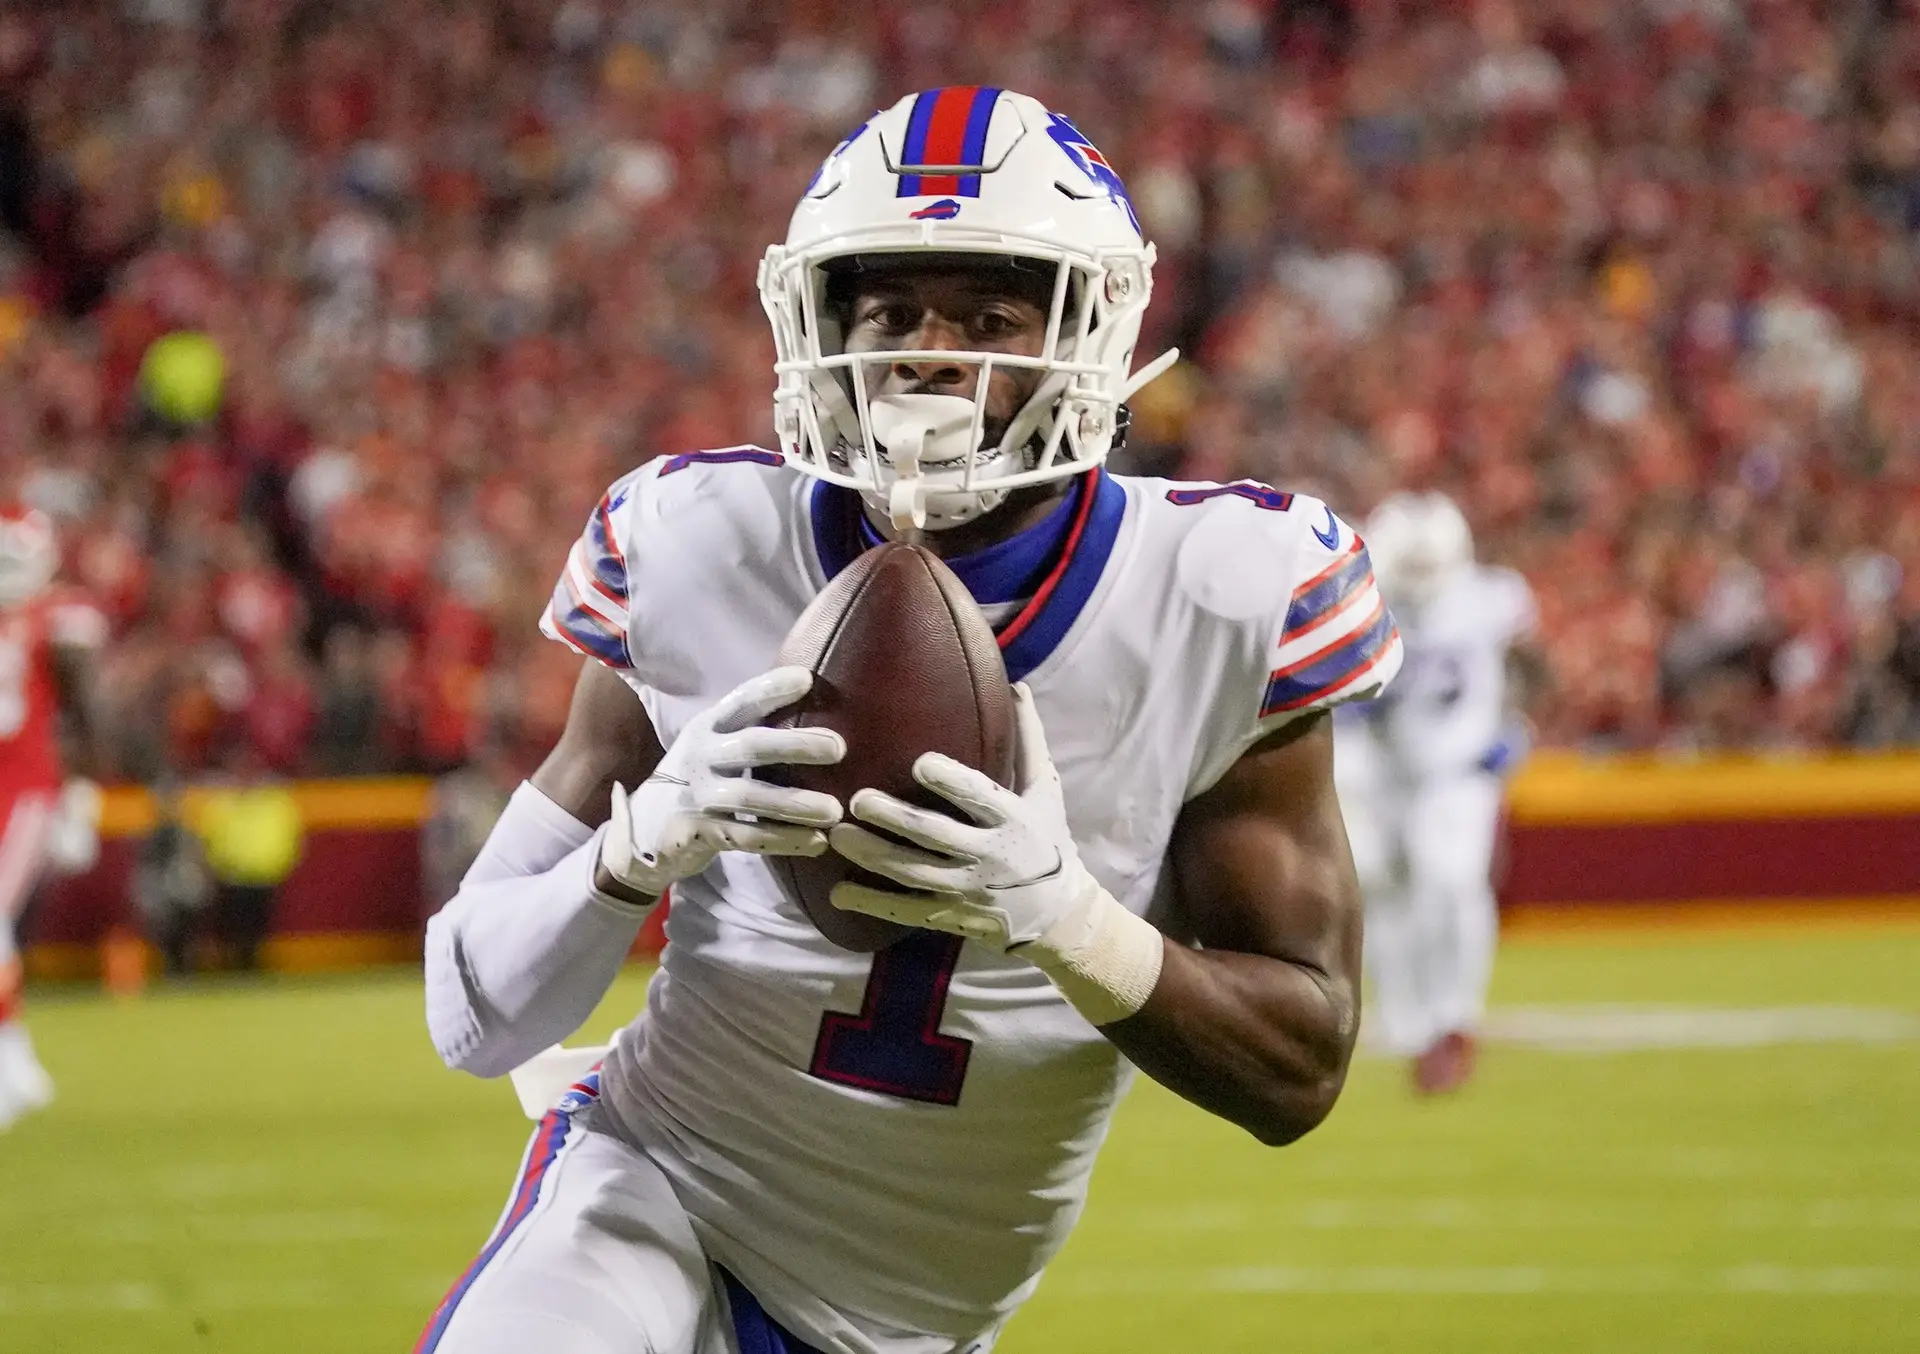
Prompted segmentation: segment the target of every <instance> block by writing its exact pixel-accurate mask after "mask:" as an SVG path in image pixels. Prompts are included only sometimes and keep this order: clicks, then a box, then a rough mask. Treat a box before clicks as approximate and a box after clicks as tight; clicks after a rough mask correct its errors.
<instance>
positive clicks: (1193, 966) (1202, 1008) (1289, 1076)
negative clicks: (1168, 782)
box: [533, 269, 1360, 1145]
mask: <svg viewBox="0 0 1920 1354" xmlns="http://www.w3.org/2000/svg"><path fill="white" fill-rule="evenodd" d="M999 271H1000V270H991V271H990V270H979V271H970V270H962V269H955V270H950V271H939V272H933V271H926V272H916V273H909V272H897V273H893V274H891V275H882V276H877V277H875V278H873V279H871V280H863V281H862V283H861V285H860V286H859V287H858V288H857V290H856V291H855V292H854V294H853V296H852V298H851V302H850V309H849V311H848V313H847V319H848V326H847V348H848V350H849V351H865V352H878V351H885V350H888V349H901V350H906V349H919V350H935V349H972V350H976V351H1003V352H1010V353H1025V354H1029V355H1032V354H1037V353H1038V352H1039V351H1040V346H1041V343H1042V340H1043V337H1044V334H1045V331H1046V292H1045V290H1044V289H1042V290H1040V291H1038V292H1037V293H1036V291H1035V289H1034V287H1033V286H1032V285H1031V282H1032V279H1031V278H1028V279H1025V280H1024V282H1020V281H1016V282H1014V283H1012V284H1009V283H1007V282H1006V281H1004V280H1003V279H1004V273H1002V275H1001V278H996V276H995V273H996V272H999ZM977 377H978V369H977V368H976V367H972V366H969V365H966V364H963V363H959V362H899V363H892V364H881V363H876V364H873V366H872V368H871V369H870V371H869V378H868V379H869V393H870V394H880V393H886V392H911V391H923V392H929V393H934V394H949V395H960V396H965V397H968V398H972V397H974V394H975V385H976V384H977ZM1037 380H1038V376H1037V373H1034V372H1030V371H1004V372H996V373H995V374H994V377H993V379H992V381H991V382H990V383H989V388H988V390H987V404H988V409H987V413H988V428H989V439H990V440H991V439H992V438H994V437H997V436H998V431H997V430H998V429H999V428H1004V427H1005V426H1006V421H1007V420H1009V419H1011V418H1012V416H1013V414H1014V412H1015V411H1016V410H1017V409H1018V408H1019V407H1020V405H1021V404H1022V403H1023V402H1024V401H1025V399H1026V397H1027V395H1028V393H1030V392H1031V390H1032V389H1033V386H1034V383H1035V382H1036V381H1037ZM1065 492H1066V485H1065V484H1064V483H1062V484H1060V485H1057V486H1045V487H1043V488H1042V489H1041V490H1040V491H1038V492H1033V493H1027V494H1017V495H1015V496H1014V497H1013V498H1011V499H1009V501H1008V502H1007V503H1006V504H1004V505H1003V506H1002V507H1000V508H999V509H998V510H996V511H994V512H991V513H988V514H985V515H984V516H982V517H980V518H978V519H976V520H975V521H973V522H971V523H968V524H966V525H964V526H961V527H956V528H953V529H951V530H948V531H939V532H927V533H925V534H924V536H923V537H922V543H923V544H924V545H926V546H927V547H928V548H929V549H931V550H933V551H934V552H935V553H936V554H940V555H946V556H952V555H959V554H965V553H969V552H971V551H974V550H978V549H981V548H983V547H985V546H987V545H990V544H993V543H994V542H996V541H1000V540H1004V539H1005V538H1007V537H1009V536H1011V535H1013V534H1015V533H1016V532H1018V531H1019V530H1021V528H1023V527H1025V526H1028V525H1031V524H1032V523H1033V522H1035V521H1038V520H1039V519H1040V518H1041V517H1043V516H1044V515H1045V514H1046V512H1047V511H1048V509H1049V507H1050V506H1051V504H1052V503H1053V501H1054V500H1055V499H1056V498H1058V496H1059V495H1060V494H1062V493H1065ZM873 520H874V525H875V526H876V527H877V528H879V529H880V530H881V531H883V532H886V533H888V534H890V535H891V534H893V533H892V529H891V526H890V524H888V523H887V522H886V521H885V520H884V519H883V518H880V517H875V518H874V519H873ZM663 755H664V754H663V751H662V749H661V747H660V743H659V740H658V739H657V738H656V737H655V735H654V731H653V728H652V725H651V723H650V722H649V720H648V718H647V715H646V713H645V711H644V709H643V708H642V707H641V705H640V702H639V699H638V698H637V697H636V696H635V695H634V694H633V692H632V691H631V690H630V689H629V688H628V687H627V685H626V684H625V683H624V682H623V681H622V680H621V679H620V678H619V677H618V676H616V675H615V674H614V673H613V672H611V671H609V670H608V669H606V668H605V667H603V666H601V665H600V664H598V663H592V662H589V663H587V664H586V665H585V667H584V668H583V670H582V672H581V676H580V681H579V684H578V685H577V686H576V687H575V689H574V697H573V708H572V711H571V713H570V715H569V717H568V721H567V727H566V731H565V733H563V734H562V736H561V738H560V741H559V743H558V744H557V745H556V746H555V748H554V750H553V752H552V753H551V754H549V756H548V757H547V760H546V762H545V763H544V764H543V765H542V766H541V767H540V769H539V770H538V771H537V772H536V773H535V774H534V777H533V783H534V784H535V785H536V786H538V787H539V788H540V790H541V791H542V792H544V793H545V794H546V795H548V796H549V797H550V798H552V799H553V800H554V801H555V802H556V803H558V804H559V805H561V807H563V808H565V809H566V810H567V811H568V812H570V813H572V814H573V815H574V816H575V817H576V818H578V819H580V821H582V822H584V823H587V824H589V825H592V826H597V825H599V824H600V823H602V822H604V821H606V818H607V813H608V799H609V795H610V792H611V790H612V787H613V783H614V781H616V780H618V781H621V782H623V783H624V784H627V785H634V784H638V783H639V782H640V781H641V780H643V779H645V777H646V776H648V775H649V774H651V772H652V770H653V768H654V766H655V765H657V764H658V762H659V759H660V758H661V756H663ZM1168 868H1169V869H1170V870H1172V872H1173V877H1174V879H1175V881H1176V883H1177V885H1178V907H1177V909H1176V917H1175V918H1174V919H1173V920H1172V921H1170V922H1166V923H1163V925H1165V926H1169V927H1171V929H1172V930H1173V931H1174V932H1175V934H1172V935H1169V936H1168V937H1167V939H1166V942H1165V944H1166V954H1165V960H1164V964H1163V967H1162V969H1161V972H1160V980H1159V983H1158V985H1157V986H1156V987H1155V988H1154V990H1153V994H1152V995H1151V996H1150V997H1149V998H1148V1000H1147V1003H1146V1005H1145V1006H1144V1007H1143V1008H1142V1009H1141V1010H1140V1011H1139V1012H1138V1013H1136V1014H1134V1015H1132V1016H1130V1017H1128V1018H1127V1019H1125V1020H1121V1021H1117V1022H1115V1023H1113V1024H1110V1025H1106V1026H1104V1027H1102V1030H1101V1032H1102V1033H1103V1034H1105V1035H1106V1036H1107V1037H1108V1038H1109V1039H1111V1040H1112V1041H1113V1043H1114V1044H1115V1046H1116V1047H1118V1048H1119V1049H1120V1050H1121V1051H1122V1052H1123V1053H1125V1054H1126V1055H1127V1056H1128V1058H1130V1059H1131V1060H1132V1061H1133V1062H1134V1064H1135V1065H1136V1066H1138V1067H1140V1068H1141V1069H1142V1070H1143V1071H1145V1072H1146V1073H1147V1075H1149V1076H1151V1077H1152V1078H1153V1079H1154V1080H1156V1081H1158V1082H1160V1083H1161V1084H1162V1085H1164V1086H1167V1087H1169V1088H1171V1089H1172V1090H1174V1091H1176V1092H1178V1093H1179V1094H1180V1095H1182V1096H1184V1097H1185V1098H1186V1099H1188V1100H1191V1101H1192V1102H1193V1103H1194V1104H1196V1105H1199V1106H1200V1107H1201V1108H1203V1109H1206V1110H1210V1111H1211V1112H1213V1113H1214V1114H1217V1115H1220V1116H1221V1117H1222V1118H1225V1119H1229V1120H1231V1121H1233V1122H1234V1123H1236V1124H1239V1125H1240V1126H1241V1127H1242V1128H1245V1129H1246V1130H1247V1131H1248V1132H1249V1133H1251V1134H1253V1135H1254V1136H1255V1137H1256V1138H1258V1139H1259V1140H1260V1141H1261V1142H1264V1143H1269V1144H1275V1145H1277V1144H1281V1143H1287V1142H1292V1141H1293V1140H1294V1139H1296V1138H1298V1137H1300V1136H1301V1135H1302V1134H1304V1133H1306V1132H1308V1131H1309V1130H1310V1129H1312V1128H1314V1127H1315V1126H1317V1125H1318V1124H1319V1123H1320V1122H1321V1121H1322V1120H1323V1119H1325V1118H1326V1116H1327V1113H1328V1111H1330V1110H1331V1109H1332V1108H1333V1103H1334V1101H1335V1099H1336V1098H1337V1097H1338V1096H1339V1094H1340V1089H1341V1086H1342V1085H1343V1084H1344V1082H1345V1080H1346V1074H1347V1065H1348V1062H1349V1060H1350V1059H1351V1057H1352V1054H1353V1046H1354V1040H1355V1037H1356V1035H1357V1034H1358V1032H1359V1024H1360V1019H1359V1017H1360V993H1359V985H1360V888H1359V882H1358V880H1357V878H1356V877H1355V874H1354V868H1353V859H1352V856H1351V854H1350V853H1349V851H1348V847H1347V834H1346V827H1345V824H1344V823H1343V822H1342V820H1341V817H1340V807H1339V804H1338V802H1337V801H1336V800H1335V798H1334V789H1333V736H1332V724H1331V721H1330V720H1329V719H1328V718H1327V717H1326V716H1325V715H1324V714H1320V715H1313V716H1309V717H1307V718H1304V719H1301V720H1298V721H1296V722H1295V723H1294V724H1291V725H1289V726H1288V727H1286V728H1285V729H1283V730H1281V731H1280V732H1278V733H1276V734H1274V735H1272V736H1270V737H1268V738H1267V739H1265V740H1263V741H1262V742H1260V743H1258V744H1256V745H1255V746H1254V747H1253V748H1251V749H1249V750H1248V752H1247V753H1246V754H1245V755H1244V756H1243V757H1241V759H1240V760H1239V761H1238V762H1237V763H1235V764H1234V766H1233V767H1232V768H1231V769H1230V770H1229V771H1228V772H1227V774H1226V775H1225V776H1224V777H1222V778H1221V780H1220V782H1219V783H1218V784H1216V785H1214V786H1213V787H1212V788H1211V789H1209V790H1207V791H1206V792H1205V793H1203V794H1201V795H1199V796H1198V797H1196V798H1195V799H1193V800H1191V801H1189V802H1188V804H1187V805H1186V807H1185V809H1184V810H1183V811H1182V812H1181V815H1180V818H1179V820H1178V822H1177V823H1176V824H1175V827H1174V832H1173V840H1172V844H1171V848H1170V851H1169V857H1168ZM597 881H598V884H599V886H600V887H602V888H604V889H606V890H607V891H608V892H609V893H613V894H615V895H619V894H621V893H624V892H625V890H623V889H622V888H621V887H620V886H619V885H618V884H617V883H616V882H615V881H614V880H612V879H611V878H609V877H608V876H606V875H605V873H604V871H601V872H598V874H597ZM1192 942H1197V943H1198V944H1199V946H1201V948H1198V949H1195V948H1192V947H1191V943H1192Z"/></svg>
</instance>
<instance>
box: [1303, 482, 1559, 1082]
mask: <svg viewBox="0 0 1920 1354" xmlns="http://www.w3.org/2000/svg"><path fill="white" fill-rule="evenodd" d="M1366 539H1367V543H1368V547H1369V549H1370V551H1371V552H1372V555H1373V560H1374V568H1375V571H1376V574H1377V576H1378V578H1379V580H1380V588H1381V591H1382V592H1383V593H1384V594H1385V595H1386V597H1387V600H1388V605H1390V606H1391V607H1392V608H1393V612H1394V615H1395V617H1396V618H1397V619H1398V621H1399V624H1400V634H1401V638H1402V639H1403V641H1404V642H1405V644H1406V650H1407V662H1406V667H1405V669H1404V670H1403V671H1402V673H1401V676H1400V679H1399V681H1398V682H1397V683H1395V684H1394V686H1393V687H1391V688H1390V689H1389V692H1388V694H1387V695H1386V696H1385V697H1384V698H1383V699H1381V700H1380V701H1378V702H1376V703H1375V704H1373V705H1370V706H1364V707H1355V708H1354V709H1353V710H1352V712H1351V714H1349V715H1348V716H1347V717H1346V718H1345V719H1343V720H1342V721H1341V722H1340V724H1339V725H1338V734H1337V738H1338V755H1337V757H1336V761H1335V768H1336V769H1335V780H1336V784H1337V785H1338V787H1339V793H1340V801H1341V806H1342V809H1343V811H1344V813H1345V815H1346V819H1347V831H1348V835H1349V837H1350V839H1351V841H1352V845H1353V856H1354V864H1355V866H1356V867H1357V868H1358V870H1359V873H1360V884H1361V892H1362V895H1363V896H1364V897H1365V899H1366V916H1367V944H1366V958H1367V969H1368V972H1369V973H1370V975H1371V977H1372V980H1373V985H1374V998H1373V1003H1372V1006H1371V1010H1372V1012H1373V1014H1374V1015H1375V1016H1376V1017H1377V1020H1378V1030H1379V1034H1380V1036H1381V1039H1382V1041H1383V1042H1384V1043H1385V1045H1386V1047H1387V1048H1388V1049H1389V1050H1391V1051H1392V1052H1395V1053H1398V1054H1402V1055H1405V1056H1408V1057H1411V1058H1412V1059H1413V1064H1412V1073H1413V1083H1414V1086H1415V1088H1416V1089H1417V1090H1419V1091H1421V1092H1422V1093H1425V1094H1437V1093H1441V1092H1446V1091H1452V1090H1456V1089H1458V1088H1459V1087H1460V1086H1461V1085H1462V1084H1464V1083H1465V1082H1466V1080H1467V1078H1468V1077H1470V1076H1471V1075H1472V1073H1473V1064H1474V1056H1475V1047H1476V1046H1475V1031H1476V1029H1477V1028H1478V1026H1479V1023H1480V1018H1481V1015H1482V1013H1483V1012H1484V1010H1485V1006H1486V995H1487V984H1488V981H1489V980H1490V978H1491V977H1492V973H1493V951H1494V943H1495V935H1496V931H1497V926H1498V921H1497V917H1496V915H1495V909H1494V897H1493V883H1492V867H1493V851H1494V839H1495V833H1496V832H1497V830H1498V827H1499V820H1500V803H1501V791H1502V787H1503V784H1504V779H1505V775H1506V773H1507V771H1508V770H1509V769H1511V767H1512V766H1513V765H1514V764H1515V762H1516V761H1517V760H1518V758H1519V756H1520V755H1521V752H1522V750H1523V748H1524V745H1525V733H1524V726H1523V724H1522V723H1521V720H1520V717H1519V713H1520V712H1519V706H1520V704H1522V703H1523V702H1522V701H1521V699H1520V698H1521V697H1522V696H1523V694H1525V693H1528V692H1530V690H1531V689H1532V688H1533V687H1534V686H1535V685H1536V684H1537V683H1536V681H1535V679H1534V675H1535V674H1536V673H1537V672H1538V670H1539V666H1538V662H1537V659H1536V657H1535V655H1534V653H1533V650H1532V649H1531V647H1530V640H1529V637H1530V636H1531V635H1532V633H1533V630H1534V627H1535V607H1534V599H1533V593H1532V591H1531V589H1529V588H1528V586H1527V583H1526V580H1525V579H1523V578H1522V577H1521V576H1520V575H1519V574H1517V573H1515V572H1513V571H1512V570H1510V569H1500V568H1492V567H1489V566H1486V565H1482V564H1477V563H1475V562H1474V557H1473V537H1472V534H1471V532H1470V531H1469V529H1468V527H1467V521H1466V518H1465V517H1463V516H1462V515H1461V513H1460V510H1459V509H1458V508H1457V507H1455V506H1454V504H1453V501H1452V500H1451V499H1449V498H1447V497H1446V496H1445V495H1444V494H1440V493H1407V494H1396V495H1394V496H1392V497H1390V498H1388V499H1387V500H1386V501H1385V502H1383V503H1381V504H1380V506H1379V507H1378V508H1377V509H1376V510H1375V511H1374V513H1373V515H1372V516H1371V517H1369V518H1368V519H1367V525H1366Z"/></svg>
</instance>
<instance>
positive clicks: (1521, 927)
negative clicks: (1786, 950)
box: [1500, 895, 1920, 942]
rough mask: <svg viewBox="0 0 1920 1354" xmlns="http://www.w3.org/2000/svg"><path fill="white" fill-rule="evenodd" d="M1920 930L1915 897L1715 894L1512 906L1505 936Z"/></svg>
mask: <svg viewBox="0 0 1920 1354" xmlns="http://www.w3.org/2000/svg"><path fill="white" fill-rule="evenodd" d="M1886 927H1893V928H1896V929H1901V930H1904V929H1907V928H1909V927H1920V895H1898V896H1893V897H1884V898H1753V899H1739V898H1715V899H1706V900H1688V901H1681V902H1667V903H1516V904H1514V905H1512V906H1510V907H1506V908H1503V909H1501V912H1500V930H1501V933H1502V935H1504V936H1507V937H1510V938H1515V939H1520V940H1527V941H1547V942H1553V941H1563V940H1567V941H1579V940H1584V939H1590V938H1592V937H1595V936H1605V937H1607V938H1608V939H1613V938H1615V937H1620V936H1634V935H1639V936H1645V937H1647V938H1649V939H1658V938H1660V937H1662V936H1666V935H1672V934H1674V933H1675V932H1677V931H1778V930H1812V931H1835V930H1861V929H1871V928H1886Z"/></svg>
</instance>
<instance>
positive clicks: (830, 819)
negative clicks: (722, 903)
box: [600, 667, 847, 898]
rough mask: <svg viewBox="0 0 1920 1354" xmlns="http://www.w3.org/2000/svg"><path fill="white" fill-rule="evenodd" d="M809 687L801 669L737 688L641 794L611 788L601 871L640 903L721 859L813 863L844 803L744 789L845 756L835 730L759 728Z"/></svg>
mask: <svg viewBox="0 0 1920 1354" xmlns="http://www.w3.org/2000/svg"><path fill="white" fill-rule="evenodd" d="M812 687H813V674H812V673H811V672H809V671H807V669H805V668H801V667H785V668H775V669H774V670H773V671H771V672H766V673H762V674H761V675H760V676H758V677H755V678H752V679H751V680H749V681H746V682H742V683H741V684H740V685H739V686H737V687H735V688H734V689H733V690H732V691H731V692H729V693H728V694H727V695H725V696H723V697H721V698H720V700H719V701H717V702H715V703H714V704H713V705H712V706H710V707H709V708H708V709H706V710H704V711H702V712H701V713H700V714H699V715H697V716H695V717H694V719H693V720H692V721H691V722H690V723H689V724H688V725H687V727H686V728H684V729H682V730H681V731H680V736H679V737H678V738H675V739H674V740H673V746H672V747H670V748H668V749H667V755H666V756H665V757H663V758H661V759H660V765H659V766H658V767H656V768H655V769H654V772H653V774H652V775H651V776H649V777H647V779H646V781H645V782H644V783H643V784H642V785H641V786H640V788H639V789H637V790H635V791H633V792H632V793H631V794H629V793H628V792H627V790H626V787H624V786H622V785H617V784H616V785H615V786H614V787H613V816H612V817H611V818H610V819H609V820H608V823H607V830H606V833H605V835H604V836H603V837H602V838H601V844H600V863H601V864H602V866H604V867H605V869H606V871H607V873H608V874H610V875H612V876H613V877H614V878H615V879H617V880H619V881H620V882H621V883H622V884H625V885H626V886H627V887H628V888H631V889H633V890H635V891H636V892H639V893H644V894H647V895H649V896H651V897H656V898H657V897H658V896H659V895H660V894H661V893H663V892H664V891H665V890H666V889H667V887H668V886H669V885H671V884H673V883H675V882H676V881H678V880H681V879H686V878H688V877H690V876H692V875H696V874H699V873H700V872H701V871H702V870H704V869H706V868H707V866H708V865H709V864H711V863H712V861H713V858H714V857H715V856H717V855H719V854H720V853H721V852H722V851H750V852H752V853H753V854H755V855H760V856H817V855H820V854H822V853H823V852H824V851H825V850H826V849H827V839H826V835H825V830H826V829H827V828H830V827H832V826H833V825H834V824H835V823H837V822H839V821H840V801H838V800H837V799H835V798H834V797H833V796H832V795H827V794H821V793H820V792H819V791H817V790H793V789H788V788H786V787H784V786H779V785H771V784H768V783H767V782H765V781H759V780H750V779H748V777H747V776H746V775H745V774H744V773H746V772H748V771H752V770H755V769H757V768H759V767H766V766H782V765H785V766H830V765H832V764H833V763H835V762H837V761H839V760H840V759H841V758H842V757H844V756H846V755H847V745H846V743H845V741H844V740H843V739H842V738H841V737H840V735H839V734H837V733H835V732H833V730H831V729H768V728H763V727H761V726H760V721H761V720H763V719H765V718H766V717H767V716H768V715H770V714H772V713H774V712H775V711H776V710H779V709H781V708H783V707H784V706H788V705H791V704H793V702H795V701H797V700H799V699H800V698H801V697H802V696H804V695H806V694H807V692H808V691H809V690H811V689H812Z"/></svg>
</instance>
